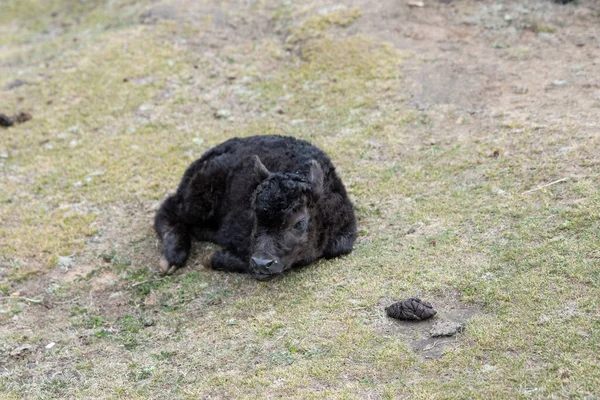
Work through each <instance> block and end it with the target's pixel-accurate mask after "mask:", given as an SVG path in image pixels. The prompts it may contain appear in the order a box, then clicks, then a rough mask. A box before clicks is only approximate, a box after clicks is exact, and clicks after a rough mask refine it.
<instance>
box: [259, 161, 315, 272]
mask: <svg viewBox="0 0 600 400" xmlns="http://www.w3.org/2000/svg"><path fill="white" fill-rule="evenodd" d="M253 168H254V170H253V174H254V176H255V177H256V179H257V180H258V181H259V182H260V183H259V184H258V186H257V187H256V190H255V191H254V193H253V195H252V212H253V214H254V227H253V230H252V238H251V256H250V272H251V273H253V274H254V276H255V277H256V278H257V279H260V280H266V279H269V278H271V277H273V276H275V275H277V274H280V273H282V272H283V271H285V270H287V269H290V268H291V267H292V266H293V265H294V264H297V263H301V262H302V260H303V258H305V257H306V255H307V254H310V252H311V248H310V245H311V238H312V237H314V235H315V229H314V223H315V221H314V217H315V215H314V209H315V207H314V204H315V203H316V201H318V199H319V197H320V195H321V192H322V191H323V170H322V169H321V166H320V165H319V164H318V163H317V162H316V161H314V160H311V161H310V162H309V165H308V166H306V167H305V169H304V171H306V169H308V173H307V174H292V173H279V172H275V173H271V172H269V170H268V169H267V168H266V167H265V166H264V165H263V163H262V162H261V160H260V159H259V158H258V156H255V158H254V166H253Z"/></svg>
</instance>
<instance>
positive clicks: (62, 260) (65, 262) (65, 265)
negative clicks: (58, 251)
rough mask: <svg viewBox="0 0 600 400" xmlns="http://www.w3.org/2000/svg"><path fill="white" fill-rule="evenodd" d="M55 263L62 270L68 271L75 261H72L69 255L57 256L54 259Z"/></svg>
mask: <svg viewBox="0 0 600 400" xmlns="http://www.w3.org/2000/svg"><path fill="white" fill-rule="evenodd" d="M56 264H57V265H58V267H59V268H60V269H62V270H63V271H68V270H69V269H71V267H72V266H73V265H74V264H75V263H74V262H73V257H71V256H59V257H58V259H57V260H56Z"/></svg>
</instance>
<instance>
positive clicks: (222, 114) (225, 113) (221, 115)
mask: <svg viewBox="0 0 600 400" xmlns="http://www.w3.org/2000/svg"><path fill="white" fill-rule="evenodd" d="M213 116H214V117H215V118H216V119H227V118H230V117H231V111H229V110H228V109H226V108H222V109H220V110H217V111H215V113H214V114H213Z"/></svg>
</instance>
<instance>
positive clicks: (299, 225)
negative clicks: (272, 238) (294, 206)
mask: <svg viewBox="0 0 600 400" xmlns="http://www.w3.org/2000/svg"><path fill="white" fill-rule="evenodd" d="M306 228H308V222H307V221H306V220H305V219H301V220H300V221H298V222H296V225H294V229H295V230H297V231H298V232H302V231H305V230H306Z"/></svg>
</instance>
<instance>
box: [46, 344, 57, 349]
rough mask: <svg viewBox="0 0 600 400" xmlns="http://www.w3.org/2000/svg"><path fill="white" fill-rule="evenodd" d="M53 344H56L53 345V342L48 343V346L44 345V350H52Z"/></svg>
mask: <svg viewBox="0 0 600 400" xmlns="http://www.w3.org/2000/svg"><path fill="white" fill-rule="evenodd" d="M55 344H56V343H54V342H50V343H48V344H47V345H46V350H50V349H51V348H53V347H54V345H55Z"/></svg>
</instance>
